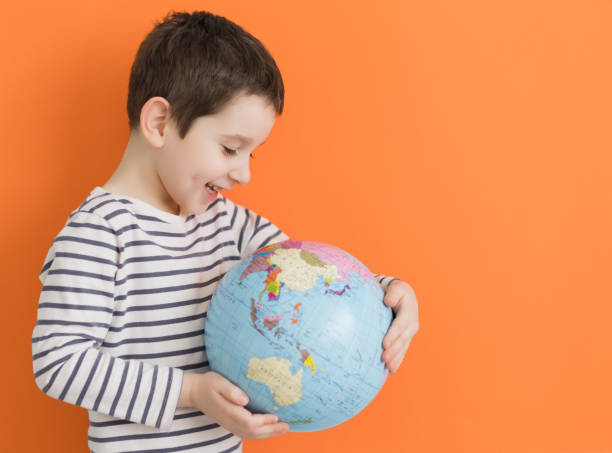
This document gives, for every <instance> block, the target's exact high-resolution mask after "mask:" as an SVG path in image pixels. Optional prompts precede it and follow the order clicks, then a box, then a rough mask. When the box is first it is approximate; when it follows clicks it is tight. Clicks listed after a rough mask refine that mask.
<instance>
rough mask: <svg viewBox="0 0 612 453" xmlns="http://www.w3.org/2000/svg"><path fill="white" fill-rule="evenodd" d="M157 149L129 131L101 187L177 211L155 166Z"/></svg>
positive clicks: (175, 212) (160, 207)
mask: <svg viewBox="0 0 612 453" xmlns="http://www.w3.org/2000/svg"><path fill="white" fill-rule="evenodd" d="M158 152H159V150H158V149H157V148H153V147H152V146H151V145H150V144H149V143H148V142H147V141H146V140H145V139H144V138H143V137H142V135H140V133H138V131H132V132H131V133H130V139H129V141H128V144H127V145H126V147H125V151H124V153H123V157H122V159H121V162H120V163H119V166H118V167H117V169H116V170H115V172H114V173H113V174H112V176H111V177H110V179H109V180H108V181H107V182H106V183H105V184H104V185H103V186H102V188H103V189H105V190H108V191H109V192H112V193H115V194H117V195H124V196H126V197H131V198H136V199H138V200H141V201H144V202H145V203H147V204H150V205H151V206H153V207H155V208H157V209H161V210H162V211H166V212H169V213H171V214H175V215H178V213H179V208H178V206H177V205H176V203H175V202H174V201H173V200H172V198H170V195H169V194H168V192H167V191H166V189H165V188H164V186H163V184H162V182H161V179H160V178H159V175H158V173H157V170H156V165H155V161H156V158H157V153H158Z"/></svg>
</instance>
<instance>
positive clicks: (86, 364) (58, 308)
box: [32, 211, 183, 430]
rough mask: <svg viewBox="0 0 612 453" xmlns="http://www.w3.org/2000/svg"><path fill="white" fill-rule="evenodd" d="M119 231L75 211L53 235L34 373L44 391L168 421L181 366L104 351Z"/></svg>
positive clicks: (100, 408) (136, 417) (106, 410)
mask: <svg viewBox="0 0 612 453" xmlns="http://www.w3.org/2000/svg"><path fill="white" fill-rule="evenodd" d="M122 250H123V249H122V248H121V247H120V246H119V243H118V235H117V232H116V231H114V230H113V229H112V228H111V227H110V225H109V223H108V221H107V220H106V219H105V218H103V217H101V216H98V215H96V214H93V213H90V212H86V211H77V212H75V213H73V215H72V216H71V218H70V219H69V220H68V222H67V224H66V225H65V227H64V228H63V229H62V231H61V232H60V233H59V235H58V236H57V237H56V238H55V240H54V242H53V244H52V246H51V248H50V250H49V252H48V254H47V257H46V259H45V264H44V266H43V268H42V271H41V273H40V275H39V278H40V281H41V283H42V284H43V287H42V290H41V293H40V298H39V303H38V319H37V323H36V326H35V327H34V331H33V334H32V354H33V357H32V358H33V369H34V377H35V380H36V384H37V385H38V387H39V388H40V389H41V390H42V391H43V392H44V393H46V394H47V395H49V396H51V397H53V398H56V399H58V400H62V401H65V402H68V403H71V404H75V405H77V406H80V407H84V408H86V409H90V410H93V411H96V412H100V413H103V414H106V415H110V416H114V417H118V418H122V419H125V420H129V421H132V422H135V423H140V424H145V425H149V426H152V427H157V428H160V429H162V430H167V429H169V428H170V426H171V424H172V421H173V416H174V409H175V407H176V404H177V401H178V397H179V394H180V389H181V385H182V376H183V372H182V370H180V369H178V368H172V367H168V366H162V365H157V364H153V363H147V362H145V361H141V360H129V359H126V358H122V357H116V356H113V355H111V354H109V353H108V352H104V351H101V350H100V347H101V345H103V343H104V340H105V337H106V336H107V333H108V332H109V331H112V330H113V329H116V327H113V326H112V325H111V322H112V319H113V315H117V314H118V313H117V312H116V311H115V310H116V308H115V304H116V298H117V297H118V296H117V295H116V294H115V285H116V281H115V279H116V274H117V270H118V269H119V267H120V266H121V265H122V264H121V263H120V252H121V251H122Z"/></svg>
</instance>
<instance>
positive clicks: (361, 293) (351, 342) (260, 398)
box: [205, 240, 392, 432]
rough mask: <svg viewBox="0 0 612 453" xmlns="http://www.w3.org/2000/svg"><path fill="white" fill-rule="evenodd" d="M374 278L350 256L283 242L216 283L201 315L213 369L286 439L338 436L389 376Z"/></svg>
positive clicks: (383, 312) (385, 311) (385, 313)
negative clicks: (291, 435) (290, 435)
mask: <svg viewBox="0 0 612 453" xmlns="http://www.w3.org/2000/svg"><path fill="white" fill-rule="evenodd" d="M383 297H384V294H383V291H382V289H381V288H380V285H379V284H378V282H377V281H376V280H375V278H374V275H372V273H371V272H370V271H369V270H368V269H367V268H366V267H365V266H364V265H363V264H362V263H361V262H359V261H358V260H357V259H356V258H354V257H353V256H351V255H350V254H348V253H347V252H345V251H343V250H341V249H339V248H337V247H334V246H332V245H327V244H323V243H319V242H309V241H292V240H289V241H284V242H279V243H276V244H272V245H269V246H266V247H263V248H261V249H259V250H257V251H256V252H255V253H254V254H253V255H252V256H250V257H248V258H246V259H243V260H242V261H240V262H239V263H238V264H236V265H235V266H234V267H233V268H231V269H230V270H229V271H228V272H227V273H226V274H225V276H224V277H223V278H222V279H221V281H220V282H219V285H218V286H217V288H216V290H215V292H214V294H213V297H212V300H211V304H210V308H209V311H208V313H207V319H206V325H205V344H206V352H207V355H208V361H209V364H210V368H211V369H212V370H213V371H216V372H218V373H220V374H221V375H223V376H225V377H226V378H227V379H229V380H230V381H231V382H232V383H234V384H235V385H237V386H238V387H240V388H241V389H242V390H244V391H245V393H246V394H247V395H248V396H249V404H248V405H247V408H248V409H249V410H250V411H251V412H254V413H273V414H276V415H277V416H278V418H279V420H280V421H283V422H286V423H288V424H289V427H290V431H294V432H305V431H317V430H322V429H327V428H330V427H332V426H336V425H338V424H340V423H343V422H345V421H346V420H348V419H350V418H352V417H353V416H355V415H356V414H357V413H358V412H360V411H361V410H362V409H364V408H365V407H366V406H367V405H368V404H369V403H370V402H371V401H372V399H373V398H374V397H375V396H376V395H377V394H378V392H379V391H380V389H381V388H382V386H383V384H384V382H385V380H386V378H387V369H386V368H385V365H384V362H383V361H382V358H381V356H382V352H383V349H382V340H383V337H384V336H385V334H386V332H387V330H388V328H389V325H390V323H391V320H392V312H391V309H390V308H389V307H387V306H386V305H384V303H383Z"/></svg>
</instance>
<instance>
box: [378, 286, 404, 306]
mask: <svg viewBox="0 0 612 453" xmlns="http://www.w3.org/2000/svg"><path fill="white" fill-rule="evenodd" d="M401 295H402V291H401V290H400V288H399V286H398V285H393V284H391V285H389V286H388V287H387V291H386V292H385V297H384V299H383V301H384V303H385V305H386V306H387V307H391V308H395V306H396V305H397V304H398V303H399V301H400V297H401Z"/></svg>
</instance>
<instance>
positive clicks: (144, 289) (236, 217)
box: [32, 187, 394, 453]
mask: <svg viewBox="0 0 612 453" xmlns="http://www.w3.org/2000/svg"><path fill="white" fill-rule="evenodd" d="M286 239H288V237H287V236H286V235H285V234H284V233H283V232H282V231H280V230H279V229H278V228H277V227H276V226H274V225H273V224H272V223H270V222H269V221H268V220H267V219H265V218H263V217H261V216H259V215H257V214H255V213H253V212H252V211H249V210H248V209H246V208H244V207H242V206H239V205H236V204H234V203H233V202H231V201H230V200H229V199H227V198H225V197H223V196H219V197H218V198H217V200H215V201H214V202H213V203H211V204H210V205H209V206H208V208H207V210H206V211H205V212H204V213H202V214H198V215H190V216H187V217H186V216H178V215H173V214H171V213H168V212H165V211H162V210H159V209H157V208H155V207H153V206H151V205H149V204H147V203H144V202H143V201H140V200H138V199H135V198H130V197H125V196H119V195H115V194H112V193H109V192H107V191H106V190H104V189H102V188H101V187H95V188H94V190H92V191H91V193H90V194H89V196H88V197H87V199H86V200H85V201H84V202H83V203H82V204H81V206H79V207H78V208H77V209H76V210H75V211H73V212H72V213H71V214H70V216H69V218H68V220H67V222H66V224H65V226H64V227H63V229H62V230H61V231H60V233H59V234H58V235H57V237H56V238H55V240H54V241H53V243H52V245H51V248H50V249H49V252H48V254H47V257H46V259H45V262H44V266H43V268H42V270H41V272H40V275H39V278H40V281H41V282H42V284H43V287H42V290H41V293H40V298H39V304H38V319H37V323H36V326H35V327H34V332H33V334H32V354H33V367H34V377H35V379H36V383H37V385H38V387H39V388H40V389H41V390H42V391H43V392H44V393H46V394H48V395H49V396H51V397H53V398H56V399H59V400H62V401H65V402H68V403H71V404H75V405H77V406H80V407H84V408H86V409H88V411H89V432H88V439H89V448H90V449H91V450H92V451H94V452H96V453H104V452H126V451H129V452H151V453H153V452H157V453H161V452H178V451H181V452H182V451H215V452H231V451H236V452H239V451H241V450H242V443H241V440H240V438H238V437H236V436H235V435H233V434H232V433H230V432H229V431H227V430H226V429H225V428H223V427H221V426H219V425H218V424H217V423H216V422H215V421H214V420H213V419H211V418H210V417H208V416H207V415H205V414H203V413H202V412H200V411H198V410H195V409H193V408H187V409H182V408H177V403H178V398H179V395H180V392H181V385H182V380H183V372H186V371H189V372H198V373H203V372H206V371H208V370H209V368H208V361H207V358H206V351H205V347H204V325H205V319H206V312H207V310H208V306H209V303H210V299H211V297H212V293H213V291H214V290H215V288H216V286H217V284H218V282H219V280H220V279H221V277H222V276H223V275H225V273H226V272H227V271H228V270H229V269H230V268H231V267H232V266H233V265H235V264H236V263H237V262H238V261H239V260H241V259H242V258H244V257H246V256H248V255H250V254H251V253H253V252H254V251H255V250H257V249H258V248H260V247H262V246H264V245H266V244H271V243H273V242H278V241H282V240H286ZM377 279H378V281H379V283H380V284H381V286H382V287H383V289H386V287H387V286H388V284H389V283H391V281H393V280H394V279H392V278H391V277H385V276H382V275H377Z"/></svg>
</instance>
